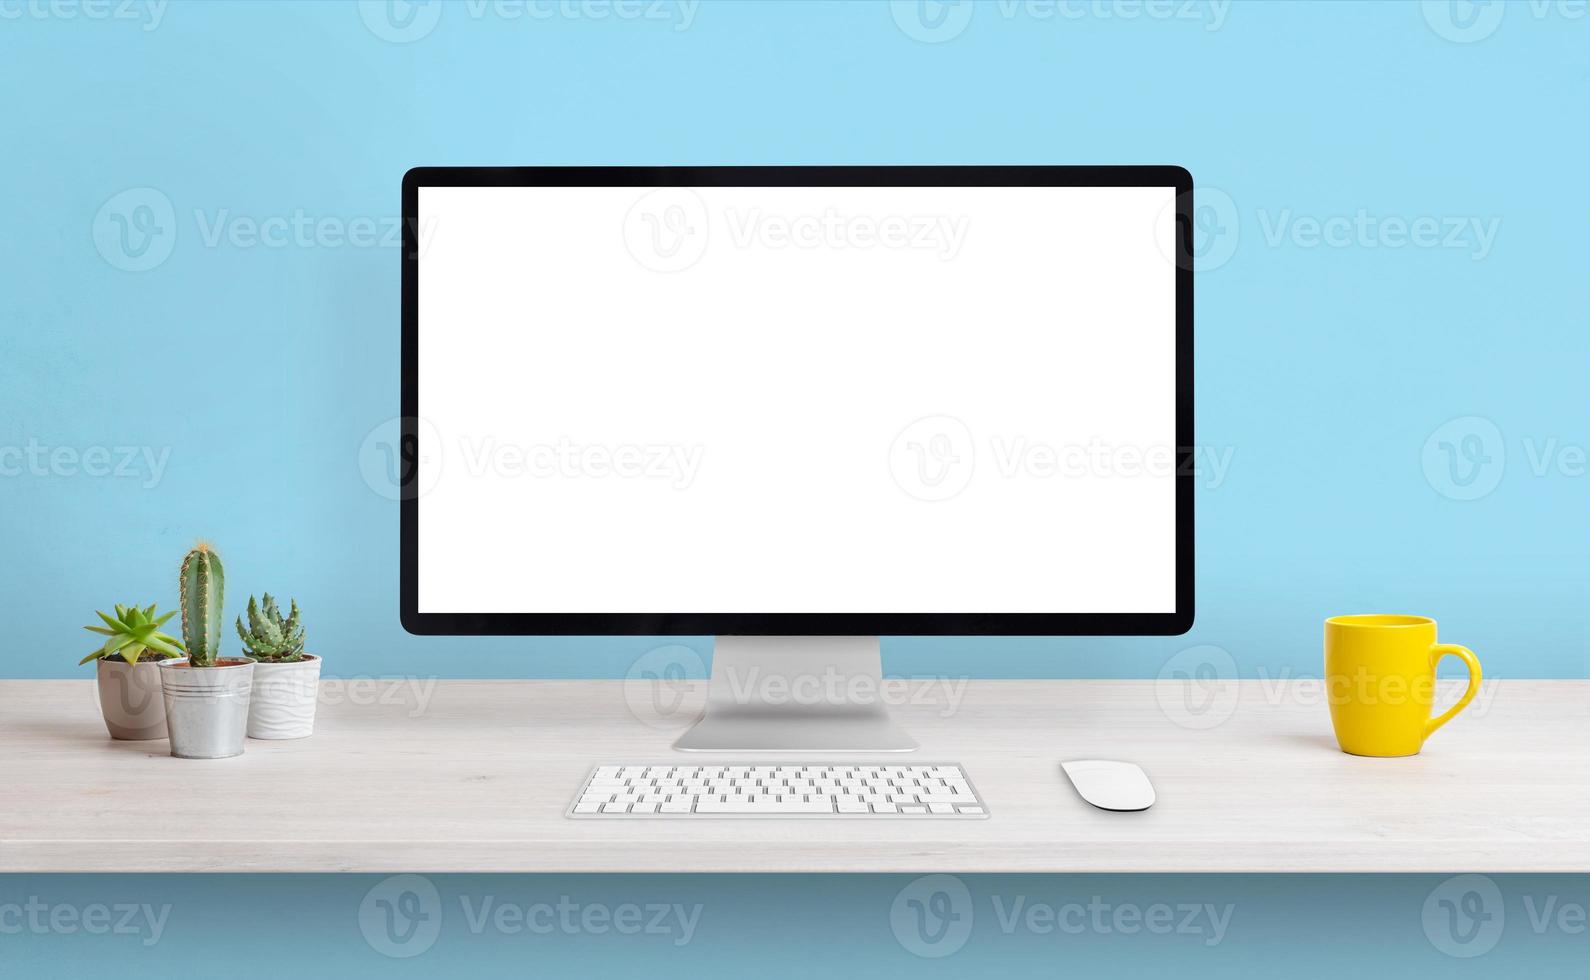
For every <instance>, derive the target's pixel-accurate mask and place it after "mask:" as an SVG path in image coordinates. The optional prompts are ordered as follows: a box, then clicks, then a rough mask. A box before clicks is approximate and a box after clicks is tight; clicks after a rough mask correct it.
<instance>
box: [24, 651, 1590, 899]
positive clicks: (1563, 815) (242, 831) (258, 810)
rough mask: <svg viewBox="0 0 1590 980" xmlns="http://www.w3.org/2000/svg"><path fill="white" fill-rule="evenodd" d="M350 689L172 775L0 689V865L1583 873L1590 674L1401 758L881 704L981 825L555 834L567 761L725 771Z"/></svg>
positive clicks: (556, 702)
mask: <svg viewBox="0 0 1590 980" xmlns="http://www.w3.org/2000/svg"><path fill="white" fill-rule="evenodd" d="M365 683H366V684H367V685H370V686H368V687H367V688H366V689H365V690H363V691H362V692H361V691H359V690H357V689H355V690H352V691H350V690H348V689H346V687H345V686H344V684H343V683H342V682H336V681H329V682H325V687H324V689H323V692H322V703H321V705H320V709H319V720H318V730H317V732H316V734H315V736H314V737H313V738H310V739H307V740H303V741H296V742H256V741H250V742H249V743H248V747H247V751H246V753H245V754H244V755H243V756H241V757H239V758H235V759H229V760H220V761H211V762H197V761H188V760H181V759H173V758H171V757H170V756H168V755H167V754H166V743H165V742H164V741H163V740H160V741H153V742H113V741H111V740H110V739H109V738H108V737H107V736H106V734H105V730H104V726H103V725H102V723H101V721H100V719H99V714H98V709H97V707H96V706H95V702H94V694H93V692H92V684H91V682H89V681H3V682H0V738H3V749H0V753H3V754H0V872H19V871H33V872H121V871H150V872H174V871H184V872H185V871H262V872H264V871H294V872H309V871H368V872H397V871H414V872H430V873H440V872H465V871H469V872H478V871H513V872H693V871H702V872H856V871H862V872H930V871H942V872H954V873H975V872H1084V871H1092V872H1249V871H1264V872H1459V871H1478V872H1509V871H1546V872H1590V754H1587V748H1590V681H1501V682H1493V683H1492V684H1491V685H1490V686H1489V687H1488V689H1487V690H1486V691H1485V692H1484V694H1482V696H1481V699H1480V701H1479V702H1477V703H1476V705H1475V706H1473V707H1471V708H1470V710H1469V711H1468V712H1466V713H1465V714H1463V715H1460V716H1459V717H1458V718H1457V719H1456V720H1455V721H1454V722H1452V724H1450V725H1449V726H1447V728H1446V729H1444V730H1443V731H1441V732H1440V733H1438V734H1437V735H1436V736H1435V737H1434V738H1433V739H1431V741H1430V743H1429V744H1428V746H1427V747H1426V750H1425V753H1424V754H1423V755H1421V756H1417V757H1413V758H1408V759H1359V758H1354V757H1351V756H1347V755H1344V754H1342V753H1341V752H1340V751H1338V750H1337V748H1336V745H1335V742H1334V740H1333V738H1332V736H1331V731H1330V723H1329V718H1328V714H1327V709H1326V707H1325V704H1324V702H1323V700H1322V699H1321V697H1320V692H1319V689H1318V685H1317V682H1316V683H1312V684H1311V683H1309V682H1287V683H1268V684H1267V683H1265V682H1260V681H1244V682H1240V683H1237V688H1238V690H1236V691H1234V692H1232V694H1233V697H1234V698H1235V701H1234V709H1233V710H1232V711H1231V713H1230V715H1229V717H1224V715H1225V711H1224V707H1223V706H1224V705H1229V704H1232V702H1227V701H1218V700H1217V701H1216V702H1215V704H1216V706H1215V707H1214V708H1213V709H1205V711H1204V713H1202V714H1198V713H1190V712H1188V711H1186V710H1184V709H1183V708H1182V707H1178V706H1177V705H1178V702H1176V701H1175V698H1176V697H1177V696H1179V695H1180V694H1181V693H1183V692H1180V691H1178V690H1176V689H1167V688H1166V687H1165V686H1164V685H1162V684H1159V683H1158V682H1154V681H970V682H968V683H967V686H966V688H965V691H964V699H963V700H962V701H961V703H960V705H959V708H958V710H955V711H954V712H953V713H952V714H951V715H950V717H947V718H946V717H941V715H942V714H943V713H944V712H945V711H946V710H947V704H945V703H943V699H942V698H941V699H940V700H941V703H939V704H937V705H925V706H914V707H913V706H903V707H899V708H896V709H895V710H896V711H897V713H898V717H899V720H900V721H901V723H902V724H903V725H904V726H905V727H906V729H907V730H909V731H910V732H912V733H913V734H914V735H916V736H917V737H918V738H919V739H920V740H921V742H922V745H923V747H922V749H921V750H920V751H919V752H916V753H913V754H912V755H909V756H896V757H894V758H895V759H899V760H902V761H903V760H906V759H911V760H921V761H928V762H934V761H937V762H959V763H961V764H963V765H964V766H965V767H966V768H967V770H968V772H969V773H970V775H971V777H972V780H973V781H974V783H975V784H976V785H977V787H978V789H979V790H980V791H981V793H982V795H983V796H984V797H985V798H986V800H987V801H988V804H989V806H990V808H991V811H992V814H993V816H992V818H991V819H989V820H981V821H962V820H955V821H934V820H823V821H814V820H766V819H763V820H744V821H739V820H721V819H720V820H615V821H612V822H607V821H600V820H570V819H567V818H565V817H564V815H563V814H564V810H565V807H566V806H567V805H568V803H569V800H570V798H571V796H572V795H573V794H574V793H575V791H576V789H577V788H578V787H579V786H580V785H581V781H582V778H583V777H584V776H585V774H586V772H587V770H588V769H589V768H590V767H591V766H592V765H595V764H606V763H630V762H647V761H657V760H669V759H676V760H680V761H696V760H700V761H728V760H730V759H734V760H736V761H746V760H745V757H743V756H739V757H735V756H715V755H714V756H696V755H681V754H676V753H672V752H671V751H670V750H669V747H668V746H669V743H670V742H671V741H672V739H673V738H674V736H675V735H676V734H677V733H678V731H680V730H682V728H683V727H684V726H685V724H687V722H688V721H689V720H690V718H691V717H692V714H691V711H690V710H689V707H688V706H687V707H686V709H684V710H682V711H681V712H680V713H679V714H678V716H677V718H676V719H675V720H674V721H673V722H671V723H669V724H668V725H667V727H661V728H659V727H652V726H651V725H648V724H643V723H641V722H640V721H638V720H637V719H636V717H635V714H634V713H633V712H632V711H631V710H630V709H629V708H627V707H626V702H625V699H624V697H623V693H622V685H621V683H620V682H618V681H435V682H429V683H432V684H433V685H434V686H433V688H432V689H431V692H430V696H429V699H428V700H426V699H425V698H424V697H423V691H422V688H423V685H424V684H425V683H427V682H416V683H418V684H419V685H420V687H415V688H409V689H403V688H398V687H397V686H395V685H390V684H388V685H385V686H383V685H381V684H375V683H373V682H365ZM1233 683H1236V682H1233ZM1193 693H1194V694H1195V696H1196V694H1197V693H1198V692H1193ZM703 695H704V684H703V685H698V686H697V689H696V690H694V691H692V695H691V696H692V697H693V698H696V699H697V702H696V703H699V699H700V697H701V696H703ZM1448 696H1450V695H1448ZM1167 697H1168V698H1169V699H1170V700H1168V701H1167V700H1165V699H1166V698H1167ZM350 701H353V702H359V703H357V704H355V703H350ZM371 701H388V702H390V703H369V702H371ZM1166 704H1169V705H1170V707H1169V708H1167V707H1165V706H1164V705H1166ZM1210 711H1213V712H1214V713H1213V714H1211V713H1210ZM1222 717H1224V720H1223V721H1221V722H1220V723H1219V724H1217V725H1213V726H1212V727H1208V728H1207V729H1204V730H1198V729H1196V728H1191V727H1187V725H1188V724H1193V725H1205V724H1208V723H1209V722H1210V721H1215V720H1219V719H1220V718H1222ZM1087 757H1105V758H1122V759H1128V760H1132V761H1135V762H1138V763H1139V764H1141V765H1142V766H1143V767H1144V768H1145V769H1146V770H1147V771H1148V773H1149V775H1150V776H1151V777H1152V779H1153V781H1154V784H1155V787H1156V789H1157V791H1158V794H1159V803H1158V805H1157V806H1155V807H1154V808H1153V809H1151V810H1148V811H1146V812H1143V813H1136V814H1110V813H1104V812H1101V811H1098V810H1094V809H1092V808H1091V807H1088V806H1087V805H1085V804H1083V803H1082V802H1081V801H1080V800H1079V799H1077V797H1076V795H1075V794H1074V792H1073V791H1072V789H1071V787H1070V785H1069V784H1068V783H1067V782H1066V781H1065V779H1064V778H1063V776H1062V774H1061V772H1060V769H1059V762H1060V760H1061V759H1066V758H1087ZM764 758H765V757H764ZM801 761H815V760H801Z"/></svg>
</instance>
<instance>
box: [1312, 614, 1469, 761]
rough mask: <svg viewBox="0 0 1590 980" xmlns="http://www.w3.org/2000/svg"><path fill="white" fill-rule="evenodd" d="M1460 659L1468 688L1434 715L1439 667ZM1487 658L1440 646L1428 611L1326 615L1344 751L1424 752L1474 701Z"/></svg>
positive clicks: (1331, 688)
mask: <svg viewBox="0 0 1590 980" xmlns="http://www.w3.org/2000/svg"><path fill="white" fill-rule="evenodd" d="M1447 656H1452V657H1457V658H1459V659H1461V660H1462V661H1463V662H1464V663H1465V664H1468V668H1469V686H1468V690H1466V691H1464V692H1463V696H1462V697H1461V698H1458V701H1457V704H1454V705H1453V706H1452V707H1450V708H1448V709H1447V710H1446V711H1444V712H1442V713H1441V715H1440V716H1439V717H1436V718H1431V717H1430V712H1431V710H1432V708H1431V706H1432V705H1433V704H1434V702H1435V665H1436V663H1437V662H1439V661H1440V659H1441V658H1442V657H1447ZM1479 690H1480V661H1479V658H1477V657H1475V656H1474V651H1472V650H1470V649H1469V648H1468V647H1460V646H1458V645H1457V644H1455V643H1437V642H1436V639H1435V620H1433V619H1427V618H1426V617H1424V616H1334V617H1332V618H1330V619H1327V620H1325V693H1326V697H1327V698H1328V699H1329V700H1330V706H1331V724H1333V725H1334V726H1335V727H1336V741H1337V742H1338V743H1340V744H1341V747H1342V751H1343V752H1349V753H1351V754H1353V755H1372V756H1402V755H1418V754H1419V750H1420V749H1421V748H1423V747H1424V740H1425V739H1427V738H1429V737H1430V736H1431V735H1432V734H1434V733H1435V730H1436V729H1437V728H1440V727H1441V726H1442V725H1445V724H1446V723H1447V722H1449V721H1451V720H1452V717H1453V716H1454V715H1456V714H1457V713H1458V712H1459V711H1462V710H1463V709H1464V708H1465V707H1467V706H1468V703H1469V702H1470V701H1473V700H1474V695H1476V694H1478V693H1479Z"/></svg>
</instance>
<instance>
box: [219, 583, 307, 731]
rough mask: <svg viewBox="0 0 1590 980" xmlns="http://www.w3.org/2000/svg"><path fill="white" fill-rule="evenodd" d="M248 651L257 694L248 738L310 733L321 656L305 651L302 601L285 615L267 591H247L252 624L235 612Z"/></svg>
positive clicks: (251, 703)
mask: <svg viewBox="0 0 1590 980" xmlns="http://www.w3.org/2000/svg"><path fill="white" fill-rule="evenodd" d="M237 635H238V638H239V639H241V640H242V641H243V647H244V651H243V652H244V653H245V654H247V656H248V657H249V659H250V660H253V661H254V694H253V696H252V698H251V699H250V700H249V705H248V737H249V738H307V737H309V736H310V735H312V734H314V731H315V701H316V695H317V694H318V693H319V689H320V658H319V657H317V656H315V655H314V654H312V653H305V652H304V626H303V623H302V622H301V621H300V617H299V614H298V601H297V600H296V599H294V600H292V611H291V612H289V613H288V614H287V616H286V618H283V617H282V611H281V609H279V608H277V606H276V600H275V599H273V598H271V594H270V593H269V592H267V593H265V597H264V598H263V599H262V600H260V601H259V602H255V601H254V597H253V596H249V597H248V628H247V629H244V628H243V617H242V616H239V617H238V618H237Z"/></svg>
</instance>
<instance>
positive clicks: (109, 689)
mask: <svg viewBox="0 0 1590 980" xmlns="http://www.w3.org/2000/svg"><path fill="white" fill-rule="evenodd" d="M98 670H99V674H98V678H97V681H98V691H99V710H100V713H101V714H103V715H104V716H105V728H106V729H107V730H108V731H109V732H110V737H111V738H122V739H128V740H130V741H136V740H141V739H147V738H165V737H166V701H165V698H164V697H162V696H161V693H160V667H159V666H158V664H157V663H156V661H155V659H154V658H153V657H145V658H142V659H140V660H139V661H138V662H137V663H135V664H129V663H127V662H126V661H125V660H121V659H119V658H118V659H108V658H105V657H101V658H100V660H99V668H98Z"/></svg>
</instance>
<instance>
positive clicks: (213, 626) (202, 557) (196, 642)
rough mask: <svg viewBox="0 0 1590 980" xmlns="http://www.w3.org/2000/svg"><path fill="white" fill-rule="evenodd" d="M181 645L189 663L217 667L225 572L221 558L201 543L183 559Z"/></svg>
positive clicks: (224, 594)
mask: <svg viewBox="0 0 1590 980" xmlns="http://www.w3.org/2000/svg"><path fill="white" fill-rule="evenodd" d="M179 598H180V601H181V605H182V643H183V646H185V647H187V649H188V663H189V665H191V666H194V667H214V666H215V661H216V657H217V656H219V654H220V650H221V607H222V603H223V601H224V600H225V598H226V572H225V570H224V569H222V568H221V556H220V555H218V554H216V553H215V552H214V551H212V550H211V549H210V546H209V544H207V543H206V542H203V541H200V542H199V544H198V546H197V547H195V548H194V549H193V550H192V551H190V552H188V557H186V558H184V559H182V581H181V587H180V596H179Z"/></svg>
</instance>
